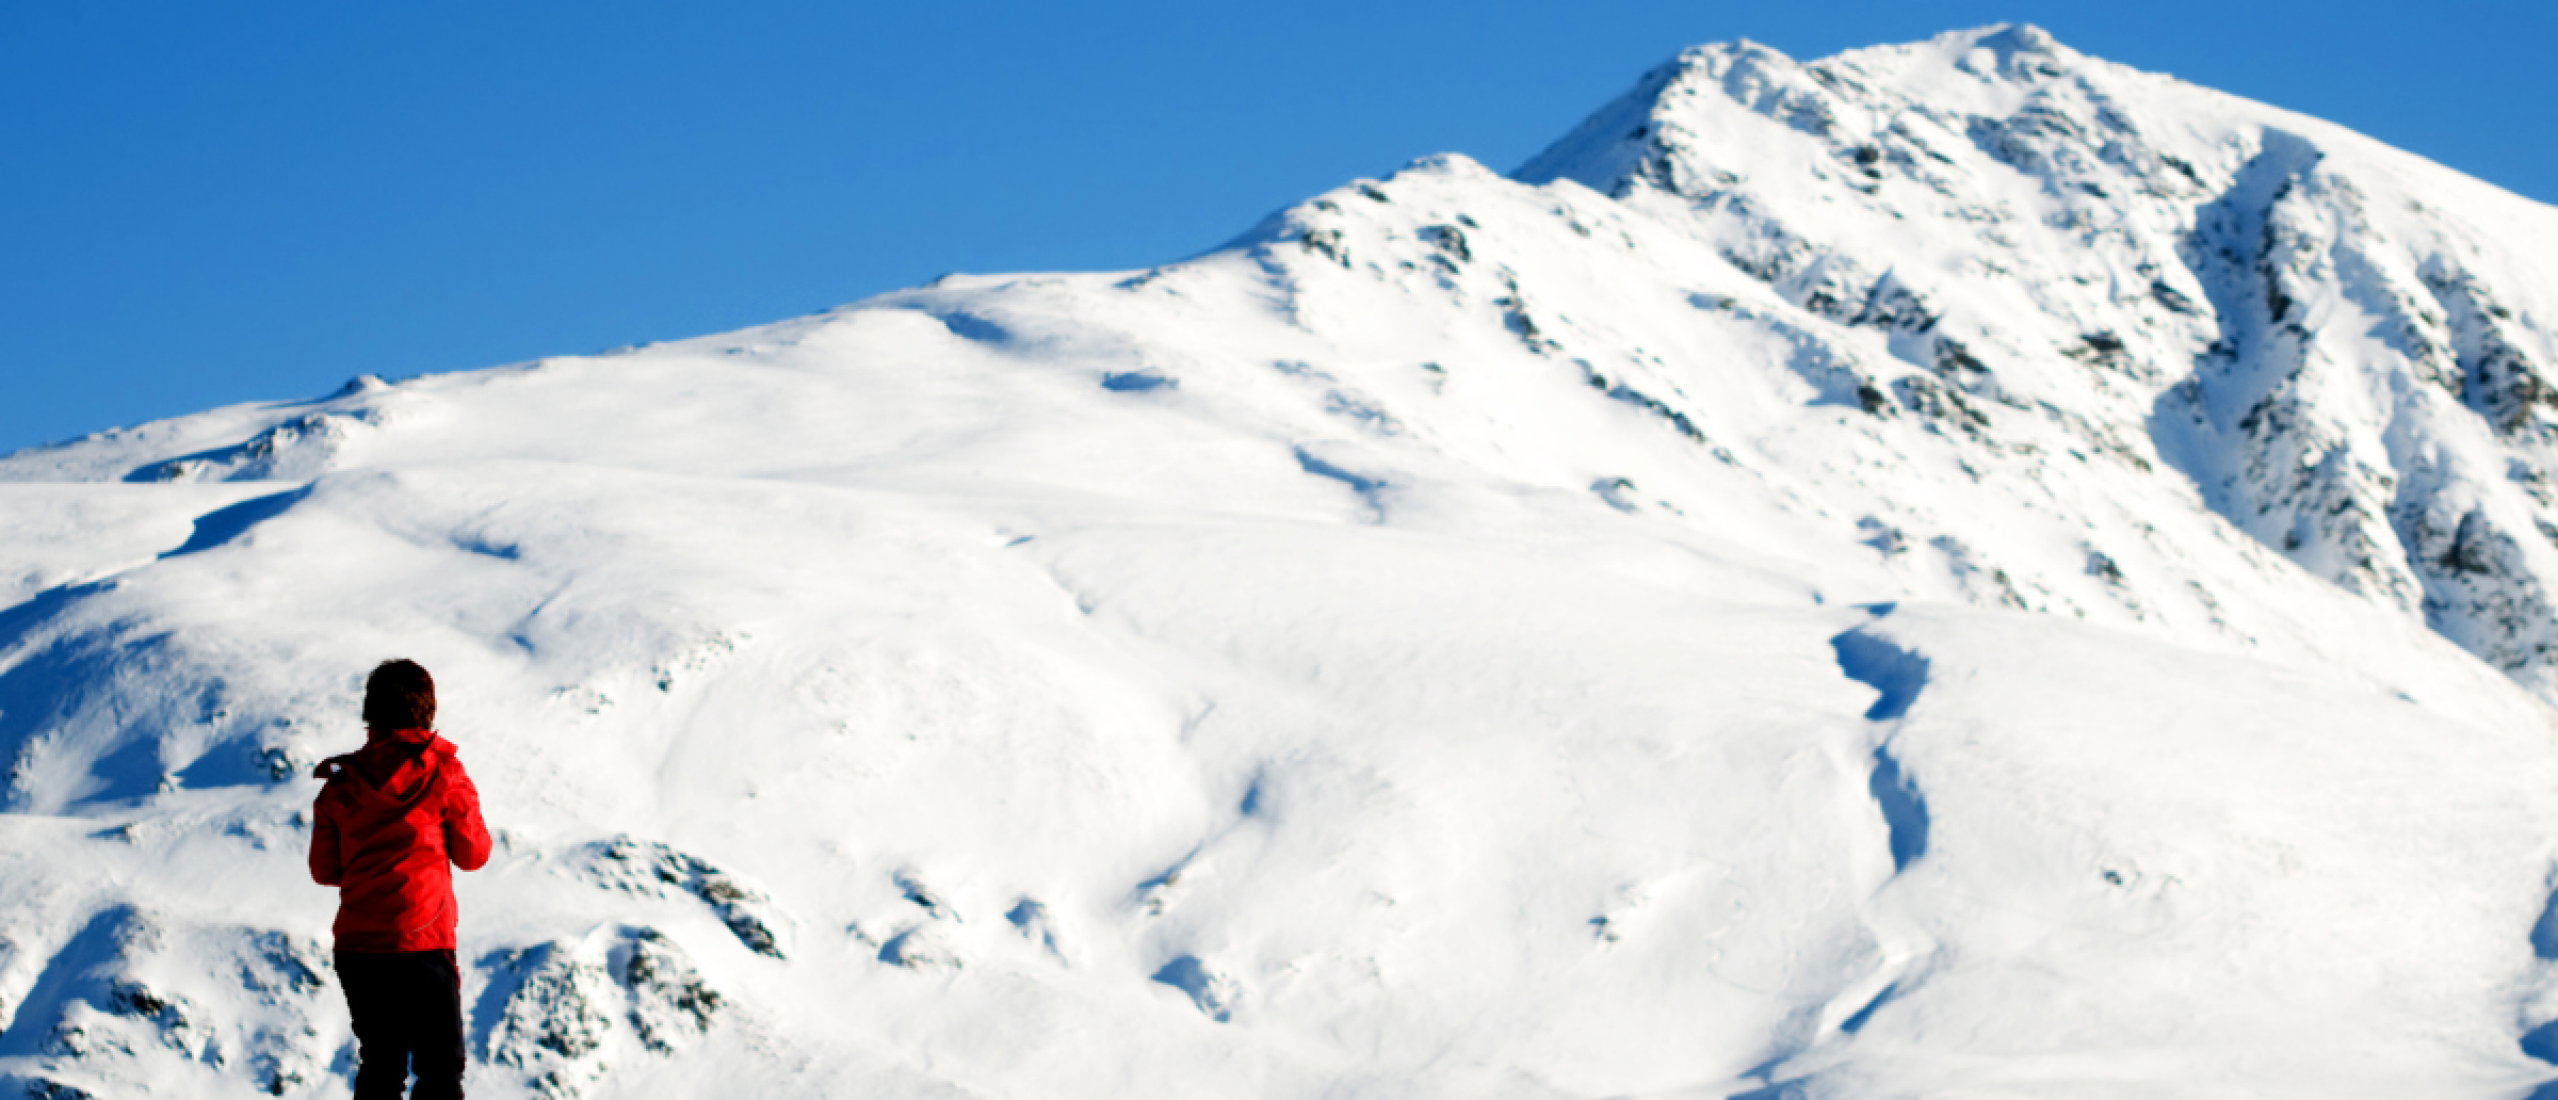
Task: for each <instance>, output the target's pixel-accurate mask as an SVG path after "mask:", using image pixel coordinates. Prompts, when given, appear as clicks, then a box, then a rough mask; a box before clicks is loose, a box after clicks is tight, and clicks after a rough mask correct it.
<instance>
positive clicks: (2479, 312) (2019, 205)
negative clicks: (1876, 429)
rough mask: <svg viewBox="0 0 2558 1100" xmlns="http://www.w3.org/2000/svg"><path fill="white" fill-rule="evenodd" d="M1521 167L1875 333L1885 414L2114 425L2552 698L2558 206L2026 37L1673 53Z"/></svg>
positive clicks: (2298, 549)
mask: <svg viewBox="0 0 2558 1100" xmlns="http://www.w3.org/2000/svg"><path fill="white" fill-rule="evenodd" d="M1520 176H1521V178H1522V179H1526V180H1529V181H1532V182H1544V181H1548V180H1555V179H1571V180H1576V181H1579V182H1581V183H1583V184H1586V185H1588V186H1590V187H1592V188H1595V189H1598V190H1600V191H1604V192H1606V193H1608V194H1611V195H1613V196H1615V197H1617V198H1619V199H1620V200H1622V201H1624V202H1626V203H1629V204H1631V205H1635V206H1637V207H1639V208H1641V209H1644V210H1646V211H1649V212H1651V213H1653V214H1654V215H1655V216H1657V217H1659V218H1660V219H1661V220H1663V221H1664V222H1669V223H1673V224H1677V223H1685V226H1684V228H1685V231H1686V232H1689V233H1691V234H1694V235H1696V236H1697V237H1699V238H1700V239H1703V240H1706V241H1710V242H1711V243H1712V245H1713V247H1714V248H1715V249H1716V250H1717V251H1718V253H1719V254H1720V255H1722V256H1723V257H1725V258H1726V259H1728V260H1729V261H1730V262H1731V263H1732V264H1733V265H1734V266H1736V267H1739V268H1741V269H1742V270H1745V271H1748V272H1750V273H1751V274H1752V275H1754V276H1756V277H1757V278H1759V279H1760V280H1762V281H1764V282H1765V283H1767V284H1768V285H1769V287H1770V288H1771V289H1773V290H1774V291H1775V292H1776V293H1777V294H1778V295H1779V296H1781V297H1782V298H1784V299H1785V300H1786V301H1787V302H1788V303H1789V304H1791V305H1793V306H1795V307H1796V308H1797V309H1798V310H1799V311H1800V312H1801V313H1808V314H1812V315H1814V316H1815V317H1816V318H1817V320H1815V321H1812V322H1809V323H1810V326H1811V327H1812V328H1813V329H1814V331H1817V332H1820V333H1821V334H1822V336H1823V337H1824V338H1826V340H1827V341H1828V342H1830V343H1831V344H1833V345H1853V344H1854V343H1855V342H1856V339H1855V337H1854V336H1853V335H1852V332H1851V330H1854V329H1857V328H1860V327H1863V328H1872V329H1877V330H1882V331H1883V332H1886V333H1888V334H1889V338H1888V342H1889V344H1890V345H1891V347H1890V350H1891V353H1892V354H1893V355H1895V356H1897V357H1898V358H1900V359H1901V360H1903V361H1904V362H1905V363H1906V365H1907V366H1908V367H1909V368H1914V369H1915V371H1916V372H1917V373H1914V374H1905V375H1904V377H1905V378H1906V380H1907V381H1906V383H1904V382H1902V381H1898V380H1896V381H1895V382H1894V385H1896V386H1899V385H1904V384H1906V385H1907V386H1909V387H1912V388H1909V389H1906V390H1905V391H1903V392H1899V393H1897V394H1896V395H1895V396H1897V397H1898V398H1899V401H1898V402H1897V403H1898V404H1899V406H1900V407H1901V408H1902V409H1903V410H1907V411H1912V412H1922V413H1930V414H1933V413H1934V412H1936V411H1937V410H1951V411H1952V413H1953V415H1954V416H1955V417H1956V418H1958V420H1960V421H1966V422H1968V427H1969V429H1977V430H1976V431H1975V432H1974V434H1976V435H1979V436H1981V437H1982V442H1983V443H1984V445H1985V446H1991V447H1994V446H1995V444H1996V442H1997V439H1996V437H1999V436H2004V435H2008V434H2011V432H2010V431H2009V430H2006V429H2004V428H2002V427H2000V426H1994V425H1993V424H1992V423H1991V421H1992V420H2016V419H2029V418H2036V417H2041V418H2047V419H2052V420H2056V421H2065V420H2080V419H2083V420H2084V422H2085V423H2086V425H2087V427H2088V428H2089V429H2092V433H2091V434H2092V435H2093V436H2094V437H2095V438H2098V439H2109V440H2123V439H2132V440H2137V441H2138V445H2137V450H2138V452H2139V453H2142V454H2144V455H2145V456H2155V457H2163V458H2164V459H2165V460H2166V461H2167V462H2168V463H2170V464H2171V465H2172V466H2173V467H2174V468H2175V469H2176V470H2178V471H2180V472H2182V473H2183V474H2185V475H2187V476H2189V477H2191V478H2192V479H2193V480H2194V481H2196V482H2197V483H2198V484H2199V485H2200V487H2201V490H2202V495H2203V497H2204V499H2205V500H2206V501H2208V502H2209V504H2210V505H2211V507H2212V508H2213V509H2214V510H2215V511H2217V512H2219V513H2220V514H2222V515H2224V516H2226V517H2227V518H2228V519H2229V520H2230V522H2231V523H2233V524H2235V525H2236V526H2237V527H2238V528H2239V529H2240V530H2243V531H2245V532H2247V533H2248V534H2249V535H2250V536H2252V537H2254V538H2256V539H2257V540H2259V541H2261V542H2263V543H2264V544H2266V545H2268V546H2271V547H2274V548H2276V549H2278V550H2280V551H2281V552H2282V553H2283V554H2284V555H2285V556H2286V557H2289V558H2290V559H2291V560H2293V561H2294V562H2297V563H2298V564H2300V565H2301V566H2303V567H2305V568H2307V569H2308V570H2309V571H2310V572H2311V573H2313V574H2315V575H2317V576H2320V577H2323V578H2325V579H2327V580H2329V581H2332V582H2334V583H2335V584H2337V585H2339V586H2341V587H2343V588H2345V589H2346V590H2348V591H2351V592H2355V593H2358V594H2361V595H2364V596H2366V597H2368V598H2370V599H2372V600H2374V601H2377V602H2379V603H2382V604H2384V605H2387V606H2391V607H2394V608H2397V609H2399V610H2401V611H2402V612H2404V613H2406V614H2408V615H2410V616H2411V617H2418V618H2421V620H2422V621H2424V622H2425V623H2426V624H2427V625H2428V626H2430V627H2431V628H2432V629H2434V630H2437V631H2439V632H2441V633H2442V634H2443V635H2444V636H2446V637H2449V638H2451V639H2452V640H2454V641H2456V642H2458V643H2459V644H2460V645H2462V646H2463V647H2465V648H2467V649H2469V650H2470V651H2471V652H2473V653H2475V654H2477V655H2478V656H2479V658H2480V659H2482V660H2485V661H2487V662H2488V663H2489V664H2491V665H2493V666H2495V667H2496V668H2498V669H2500V670H2503V671H2504V672H2505V673H2506V674H2508V675H2510V676H2512V677H2514V678H2515V679H2516V680H2517V681H2519V682H2521V683H2522V684H2524V685H2525V686H2527V687H2529V688H2531V689H2532V690H2533V691H2535V692H2536V693H2538V694H2539V695H2540V696H2541V697H2542V698H2543V699H2558V666H2553V662H2558V652H2553V650H2552V647H2551V643H2552V641H2553V638H2558V622H2554V621H2553V613H2552V612H2553V609H2552V607H2551V604H2550V595H2549V592H2550V585H2551V581H2552V577H2553V574H2552V572H2551V571H2552V570H2553V569H2558V547H2554V546H2553V543H2558V497H2553V495H2552V492H2551V489H2550V477H2551V476H2552V473H2553V466H2552V462H2553V459H2558V451H2553V449H2552V448H2553V444H2558V388H2553V387H2552V386H2551V385H2550V383H2549V377H2550V371H2551V369H2552V367H2553V365H2558V337H2554V336H2553V330H2552V327H2551V326H2552V324H2553V323H2554V322H2553V320H2552V319H2553V318H2558V282H2553V280H2552V278H2551V273H2550V272H2549V271H2547V270H2546V269H2545V268H2542V267H2540V266H2538V264H2539V262H2540V258H2541V257H2545V256H2547V255H2548V254H2549V251H2548V249H2549V247H2550V246H2551V245H2552V244H2553V243H2558V215H2553V213H2552V212H2551V211H2550V210H2548V209H2547V208H2545V207H2539V206H2535V205H2533V204H2530V203H2526V202H2521V201H2518V200H2515V199H2513V198H2512V197H2511V196H2505V195H2498V194H2493V193H2490V192H2487V191H2486V190H2485V189H2483V188H2480V187H2478V186H2477V185H2476V184H2474V183H2473V182H2471V181H2467V180H2463V179H2459V178H2457V177H2456V176H2454V175H2453V174H2451V173H2449V172H2446V171H2444V170H2442V169H2440V168H2438V167H2435V166H2433V165H2430V164H2426V163H2423V162H2421V161H2419V160H2417V159H2415V158H2412V157H2409V156H2406V155H2405V154H2402V153H2397V152H2394V151H2391V150H2387V149H2383V148H2378V147H2375V146H2374V145H2373V144H2372V143H2371V142H2369V141H2367V140H2365V139H2362V138H2359V137H2357V136H2355V135H2353V134H2350V133H2346V132H2343V131H2341V130H2338V129H2337V128H2335V127H2333V126H2330V125H2326V124H2324V123H2320V122H2317V121H2315V120H2311V119H2304V118H2299V117H2296V116H2291V115H2287V114H2285V113H2283V112H2280V111H2275V110H2271V109H2268V108H2265V107H2262V106H2260V105H2256V104H2251V103H2246V102H2243V101H2239V100H2235V99H2231V98H2229V97H2226V96H2220V95H2216V94H2213V93H2210V92H2205V91H2202V90H2199V89H2194V88H2189V87H2185V86H2182V85H2178V84H2176V83H2175V82H2173V81H2171V80H2168V79H2167V78H2164V77H2159V76H2153V75H2149V74H2144V73H2138V72H2134V71H2131V70H2127V69H2124V68H2122V67H2120V66H2116V65H2111V64H2107V63H2105V62H2101V61H2096V60H2093V59H2090V58H2087V57H2084V56H2081V55H2079V54H2077V53H2075V52H2073V51H2071V50H2069V49H2067V48H2064V47H2062V46H2059V45H2058V44H2056V43H2054V42H2053V41H2052V40H2051V38H2050V37H2049V36H2048V35H2046V34H2044V33H2043V32H2041V31H2039V30H2037V29H2035V28H2032V27H2012V28H1999V29H1994V30H1990V31H1981V32H1966V33H1958V34H1949V35H1945V36H1942V37H1939V38H1937V39H1935V40H1933V41H1931V42H1928V43H1924V44H1921V45H1915V46H1903V47H1887V48H1879V49H1871V50H1860V51H1855V52H1851V53H1847V54H1842V55H1840V56H1838V57H1835V58H1830V59H1827V60H1823V61H1818V62H1813V63H1810V64H1796V63H1795V62H1793V61H1791V60H1789V59H1787V58H1785V57H1784V56H1782V55H1780V54H1777V53H1776V52H1774V51H1772V50H1768V49H1766V48H1764V47H1759V46H1753V45H1749V44H1743V45H1740V46H1708V47H1703V48H1700V49H1697V50H1692V51H1689V52H1688V53H1687V54H1685V55H1682V56H1681V57H1680V58H1679V59H1678V60H1677V61H1676V62H1674V63H1672V64H1670V65H1668V66H1665V67H1663V68H1662V69H1660V70H1657V71H1655V72H1653V73H1652V74H1650V75H1648V76H1647V77H1645V79H1644V80H1643V82H1642V83H1641V84H1640V85H1639V86H1638V87H1637V88H1636V89H1635V90H1634V91H1633V92H1631V93H1629V94H1628V95H1627V96H1626V97H1624V98H1623V99H1620V100H1619V101H1617V102H1616V103H1614V104H1611V105H1610V106H1609V107H1608V108H1607V109H1605V110H1603V111H1601V112H1600V113H1599V114H1598V115H1596V116H1594V117H1593V118H1592V119H1591V120H1590V121H1589V122H1587V123H1585V124H1583V125H1582V127H1581V128H1580V129H1578V130H1576V131H1575V132H1574V133H1573V134H1572V135H1571V136H1569V137H1567V138H1566V139H1565V140H1563V141H1562V142H1560V143H1558V144H1557V145H1556V146H1555V147H1554V148H1552V149H1550V150H1548V151H1547V152H1546V153H1544V154H1543V155H1541V156H1539V157H1538V158H1536V159H1535V160H1533V161H1531V162H1530V163H1529V164H1528V165H1527V166H1526V167H1525V168H1524V169H1522V170H1521V173H1520ZM1790 320H1793V321H1795V322H1797V323H1802V318H1800V317H1799V316H1798V317H1795V318H1790ZM1772 327H1773V325H1771V328H1772ZM1886 369H1893V370H1898V369H1899V368H1898V367H1893V368H1886ZM1842 384H1844V383H1842ZM1878 393H1879V391H1878ZM1878 403H1879V402H1878ZM2001 406H2005V409H2002V408H2001ZM2019 414H2021V415H2019ZM2036 465H2040V464H2039V463H2037V464H2036Z"/></svg>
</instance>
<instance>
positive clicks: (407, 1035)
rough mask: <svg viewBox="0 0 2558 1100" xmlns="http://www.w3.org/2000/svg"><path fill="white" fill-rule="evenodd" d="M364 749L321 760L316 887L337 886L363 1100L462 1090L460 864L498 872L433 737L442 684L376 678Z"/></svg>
mask: <svg viewBox="0 0 2558 1100" xmlns="http://www.w3.org/2000/svg"><path fill="white" fill-rule="evenodd" d="M364 725H365V741H364V747H363V748H361V749H358V750H356V751H355V752H352V753H348V754H347V755H345V756H334V757H330V758H329V759H327V760H323V761H321V762H320V766H319V767H318V768H317V769H315V770H314V771H313V772H312V775H313V777H314V778H318V779H325V780H328V786H326V787H323V788H321V789H320V797H319V801H318V804H317V805H315V806H314V807H312V823H311V879H312V881H314V882H317V883H319V884H320V885H322V886H335V887H337V888H338V916H337V923H336V924H335V925H334V926H333V930H334V931H335V932H336V934H337V970H338V980H339V982H340V983H341V984H342V985H344V986H345V988H346V1007H347V1013H348V1015H350V1016H352V1017H353V1018H354V1022H355V1041H356V1061H357V1066H356V1071H355V1095H356V1100H377V1098H390V1100H398V1097H399V1096H400V1093H401V1091H402V1088H403V1086H405V1085H406V1084H407V1081H408V1075H409V1072H410V1070H412V1069H414V1070H416V1072H417V1089H416V1091H415V1092H414V1093H412V1094H411V1095H413V1096H414V1097H415V1098H416V1100H445V1098H447V1097H454V1098H458V1097H460V1096H461V1095H462V1064H463V1059H464V1049H463V1040H462V970H461V967H460V965H459V964H458V963H457V961H456V960H455V959H454V956H453V951H454V946H455V941H454V936H453V933H454V928H455V926H456V924H457V923H458V918H459V916H460V912H459V910H458V909H457V908H456V907H455V905H454V903H453V870H452V869H453V868H455V867H459V868H461V869H463V870H465V871H476V870H479V869H480V868H481V867H482V866H483V865H485V864H487V863H488V858H489V833H488V826H487V825H485V824H483V823H482V822H481V821H480V793H479V791H478V790H477V789H475V788H473V787H472V786H471V777H470V776H469V775H468V774H465V773H464V772H463V771H462V761H461V760H460V759H458V758H457V757H455V756H454V749H453V743H452V742H450V741H447V740H445V739H443V738H441V737H438V736H436V735H435V729H434V726H435V680H434V678H433V677H431V676H428V675H427V673H426V669H424V668H422V667H420V666H419V665H418V663H417V662H415V661H384V662H382V663H381V664H380V665H379V666H377V667H375V668H374V670H373V675H372V676H370V677H368V678H366V680H365V681H364Z"/></svg>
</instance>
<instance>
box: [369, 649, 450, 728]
mask: <svg viewBox="0 0 2558 1100" xmlns="http://www.w3.org/2000/svg"><path fill="white" fill-rule="evenodd" d="M364 724H365V725H367V726H371V727H373V728H374V729H377V730H422V729H433V728H435V677H432V676H429V675H427V674H426V669H425V667H424V666H422V665H419V664H418V663H417V662H415V661H411V660H405V659H402V660H393V661H384V662H382V663H381V664H378V665H375V666H373V675H371V676H367V677H365V678H364Z"/></svg>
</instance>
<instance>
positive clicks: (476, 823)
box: [444, 760, 489, 871]
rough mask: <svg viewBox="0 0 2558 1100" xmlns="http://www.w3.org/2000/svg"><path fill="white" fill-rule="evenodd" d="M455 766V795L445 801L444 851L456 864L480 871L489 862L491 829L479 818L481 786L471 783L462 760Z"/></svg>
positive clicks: (462, 867)
mask: <svg viewBox="0 0 2558 1100" xmlns="http://www.w3.org/2000/svg"><path fill="white" fill-rule="evenodd" d="M452 766H453V794H452V796H451V797H450V798H448V799H447V800H446V801H445V803H444V854H445V855H446V856H447V857H449V858H450V859H452V861H453V866H456V867H459V868H461V869H463V870H465V871H477V870H479V869H480V868H482V867H486V866H488V861H489V828H488V825H487V823H485V822H483V821H481V820H480V789H479V788H477V787H474V786H472V785H471V776H470V773H468V772H465V771H463V770H462V762H461V761H459V760H455V761H453V765H452Z"/></svg>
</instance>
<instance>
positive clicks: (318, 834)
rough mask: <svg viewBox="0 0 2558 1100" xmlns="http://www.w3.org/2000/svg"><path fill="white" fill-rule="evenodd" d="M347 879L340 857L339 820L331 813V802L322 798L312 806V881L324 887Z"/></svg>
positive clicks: (343, 863)
mask: <svg viewBox="0 0 2558 1100" xmlns="http://www.w3.org/2000/svg"><path fill="white" fill-rule="evenodd" d="M345 879H346V864H345V862H344V861H343V860H342V859H340V857H339V855H338V819H337V815H336V814H333V813H330V812H329V801H328V799H326V798H322V799H320V800H319V801H317V802H316V803H314V804H313V805H312V806H311V881H313V882H316V883H319V884H320V885H322V886H335V885H337V884H339V883H340V882H343V881H345Z"/></svg>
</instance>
